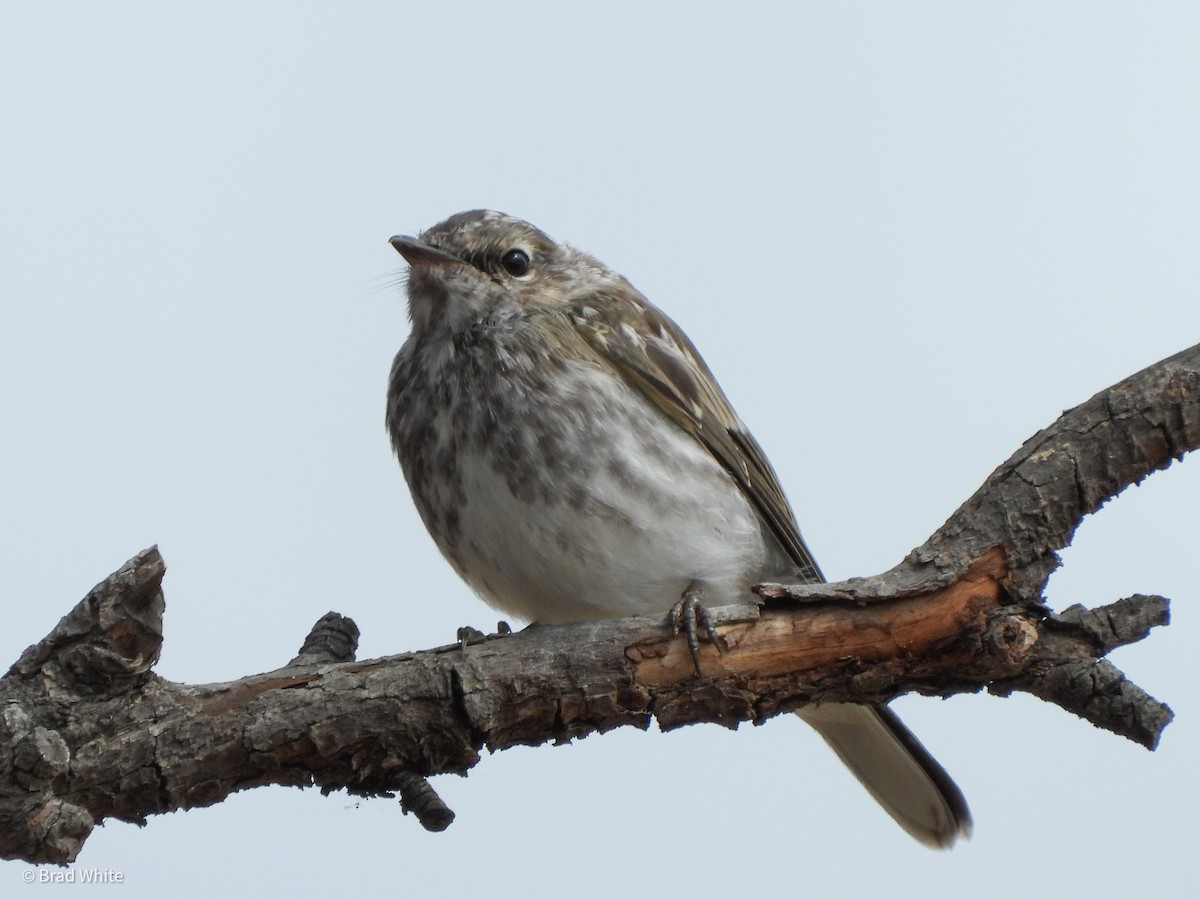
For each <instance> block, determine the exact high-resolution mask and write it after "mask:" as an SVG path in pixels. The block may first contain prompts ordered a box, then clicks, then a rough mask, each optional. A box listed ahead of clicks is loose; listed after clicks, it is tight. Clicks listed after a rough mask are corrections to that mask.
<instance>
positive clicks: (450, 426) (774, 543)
mask: <svg viewBox="0 0 1200 900" xmlns="http://www.w3.org/2000/svg"><path fill="white" fill-rule="evenodd" d="M391 245H392V246H393V247H394V248H395V250H396V251H398V252H399V254H400V255H401V256H402V257H403V258H404V260H405V261H406V262H407V264H408V267H409V268H408V275H407V295H408V314H409V319H410V323H411V331H410V333H409V335H408V337H407V339H406V340H405V341H404V343H403V345H402V347H401V348H400V350H399V352H398V353H397V354H396V357H395V360H394V362H393V364H392V368H391V372H390V376H389V381H388V394H387V414H386V423H387V430H388V432H389V435H390V438H391V443H392V446H393V448H394V450H395V453H396V456H397V458H398V460H399V462H400V467H401V469H402V470H403V473H404V477H405V479H406V481H407V483H408V487H409V490H410V492H411V494H412V497H413V500H414V503H415V505H416V508H417V510H418V512H419V514H420V516H421V519H422V521H423V522H424V524H425V526H426V528H427V529H428V531H429V533H430V535H431V536H432V538H433V540H434V542H435V543H436V544H437V546H438V548H439V550H440V551H441V552H442V554H443V555H444V556H445V558H446V559H447V560H448V561H449V563H450V565H451V566H452V567H453V568H454V570H455V571H456V572H457V573H458V575H459V576H460V577H462V579H463V580H464V581H466V583H467V584H468V585H469V586H470V587H471V588H473V589H474V591H475V592H476V593H478V594H479V595H480V597H481V598H482V599H483V600H484V601H485V602H487V603H488V604H489V605H491V606H492V607H494V608H495V609H498V610H500V611H501V612H503V613H505V614H507V615H511V616H515V617H517V618H520V619H523V620H524V621H526V622H529V623H535V624H551V623H564V622H577V621H586V620H595V619H604V618H614V617H620V616H627V615H636V614H658V613H661V612H664V611H665V610H667V609H668V608H671V609H673V610H674V615H675V616H676V618H678V616H679V610H680V608H681V604H682V605H684V606H687V605H688V604H694V602H695V601H696V600H700V601H701V604H702V606H703V607H707V606H710V605H714V606H719V605H729V604H736V603H752V602H754V599H755V598H754V595H753V594H752V593H751V591H750V587H751V586H752V585H754V584H756V583H759V582H763V581H767V580H773V581H784V580H790V581H800V582H818V581H823V580H824V577H823V575H822V574H821V570H820V569H819V568H818V566H817V564H816V562H815V560H814V558H813V555H812V553H811V552H810V551H809V549H808V546H807V545H806V543H805V541H804V539H803V538H802V537H801V534H800V528H799V526H798V524H797V520H796V516H795V514H794V512H793V510H792V507H791V506H790V504H789V503H788V500H787V498H786V496H785V494H784V492H783V488H782V487H781V485H780V482H779V478H778V476H777V475H776V474H775V471H774V469H773V468H772V467H771V464H770V462H769V461H768V460H767V457H766V454H765V453H764V451H763V450H762V448H761V446H760V445H759V444H758V442H757V441H756V440H755V439H754V437H753V436H752V435H751V434H750V432H749V430H748V429H747V428H746V426H745V425H744V424H743V422H742V420H741V419H740V418H739V417H738V415H737V414H736V413H735V412H734V410H733V407H732V406H731V405H730V402H729V400H728V399H727V398H726V396H725V393H724V392H723V391H722V390H721V388H720V386H719V385H718V383H717V381H716V378H715V377H714V376H713V374H712V372H711V370H710V369H709V367H708V366H707V364H706V363H705V362H704V360H703V358H702V357H701V356H700V353H699V351H698V350H697V349H696V347H695V346H694V345H693V344H692V342H691V341H690V340H689V339H688V337H687V336H686V335H685V334H684V332H683V330H682V329H681V328H680V327H679V326H678V325H676V324H675V322H674V321H672V320H671V319H670V318H669V317H668V316H667V315H666V314H665V313H663V312H662V311H660V310H659V309H658V308H657V307H655V306H654V305H653V304H651V303H650V301H649V300H647V299H646V297H644V296H643V295H642V294H641V293H640V292H639V291H638V290H637V289H636V288H635V287H634V286H633V285H632V284H631V283H630V282H629V281H628V280H627V279H625V278H624V277H623V276H621V275H619V274H618V273H616V272H614V271H613V270H611V269H609V268H608V267H607V266H605V265H604V264H603V263H601V262H600V261H599V260H597V259H596V258H594V257H592V256H590V255H588V254H587V253H584V252H583V251H580V250H578V249H575V248H574V247H572V246H570V245H569V244H566V243H559V242H557V241H555V240H553V239H552V238H551V237H550V236H549V235H547V234H546V233H545V232H543V231H541V230H539V229H538V228H536V227H534V226H533V225H531V224H529V223H528V222H525V221H523V220H521V219H518V218H515V217H513V216H510V215H507V214H504V213H501V212H496V211H494V210H471V211H468V212H462V213H458V214H456V215H453V216H450V217H449V218H448V219H446V220H445V221H443V222H441V223H439V224H437V225H434V226H433V227H431V228H428V229H426V230H424V231H422V232H420V233H419V234H418V235H417V236H415V237H413V236H406V235H397V236H395V237H392V238H391ZM691 613H693V614H694V609H692V610H691ZM798 715H800V717H801V718H803V719H804V721H806V722H807V723H808V724H809V725H811V726H812V727H813V728H814V729H816V731H817V732H818V734H819V735H820V736H821V737H822V738H823V739H824V740H825V742H826V743H827V744H828V745H829V746H830V747H831V748H832V749H833V751H834V752H835V753H836V754H837V756H838V757H840V758H841V760H842V761H843V762H844V763H845V764H846V765H847V766H848V767H849V769H850V770H851V772H853V774H854V775H855V776H856V777H857V778H858V779H859V781H860V782H861V783H862V784H863V785H864V787H865V788H866V789H867V791H869V792H870V794H871V795H872V796H873V797H874V798H875V800H876V801H878V803H879V804H880V806H881V807H882V808H883V809H884V810H885V811H886V812H887V813H888V814H889V815H890V816H891V817H892V818H893V819H894V820H895V821H896V822H897V823H898V824H899V825H900V826H901V827H902V828H903V829H904V830H905V831H907V832H908V833H909V834H910V835H912V836H913V837H915V838H916V839H917V840H918V841H920V842H922V843H924V844H926V845H929V846H931V847H935V848H949V847H951V846H953V845H954V843H955V842H956V841H957V840H958V839H959V838H962V837H968V836H969V835H970V832H971V827H972V820H971V814H970V811H969V809H968V807H967V803H966V800H965V798H964V797H963V794H962V792H961V791H960V790H959V788H958V786H957V785H956V784H955V783H954V781H953V780H952V779H951V777H950V776H949V775H948V774H947V773H946V771H945V770H944V769H943V768H942V766H941V765H940V764H939V763H938V762H937V761H936V760H935V759H934V758H933V756H932V755H931V754H930V753H929V752H928V751H927V750H926V749H925V748H924V747H923V746H922V745H921V743H920V742H919V741H918V740H917V738H916V737H915V736H914V735H913V734H912V732H911V731H909V729H908V728H907V727H906V726H905V725H904V724H903V723H902V722H901V721H900V719H899V718H898V717H897V715H896V714H895V713H894V712H892V711H891V709H890V708H889V707H887V706H886V705H883V704H876V705H863V704H853V703H822V704H817V705H812V706H806V707H803V708H802V709H801V710H799V712H798Z"/></svg>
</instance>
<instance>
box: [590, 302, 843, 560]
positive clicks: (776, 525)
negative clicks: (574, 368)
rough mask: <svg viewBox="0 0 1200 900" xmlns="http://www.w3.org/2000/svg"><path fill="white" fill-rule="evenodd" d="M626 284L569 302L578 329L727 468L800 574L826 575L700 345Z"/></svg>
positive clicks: (764, 458) (761, 452)
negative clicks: (617, 289)
mask: <svg viewBox="0 0 1200 900" xmlns="http://www.w3.org/2000/svg"><path fill="white" fill-rule="evenodd" d="M629 291H630V294H631V295H632V296H625V295H624V292H622V293H617V292H610V293H607V294H593V295H590V296H589V297H587V298H586V299H584V300H579V301H576V302H575V303H573V304H571V307H570V316H571V321H572V323H573V324H574V326H575V328H576V330H577V331H578V332H579V333H580V335H581V336H582V337H583V338H584V339H585V340H586V341H587V343H588V344H590V345H591V346H592V348H593V349H595V350H596V351H597V352H599V353H600V354H601V355H603V356H604V357H605V359H607V360H608V361H609V362H610V363H612V365H613V366H614V368H616V369H617V371H619V372H620V373H621V374H622V375H623V376H624V377H625V378H626V379H627V380H628V381H629V383H630V384H631V385H633V386H634V387H635V388H637V389H638V390H639V391H641V392H642V393H643V394H644V395H645V396H646V397H647V398H649V399H650V400H651V401H652V402H653V403H654V404H655V405H656V406H657V407H658V408H659V409H661V410H662V411H663V412H664V413H665V414H666V415H667V416H669V417H670V418H671V419H673V420H674V421H675V422H677V423H678V424H679V425H680V426H681V427H683V428H684V430H686V431H687V432H688V433H689V434H691V435H692V436H693V437H695V438H696V440H697V441H699V442H700V443H701V445H703V446H704V447H705V449H707V450H708V452H709V453H711V454H712V455H713V458H715V459H716V460H717V461H718V462H719V463H720V464H721V465H722V467H724V469H725V470H726V471H727V472H728V473H729V474H730V476H731V477H732V478H733V480H734V482H735V483H736V484H737V485H738V487H739V488H740V489H741V490H742V493H743V494H744V495H745V496H746V499H747V500H749V501H750V503H751V505H753V507H754V508H755V509H756V510H757V511H758V514H759V515H760V516H761V517H762V520H763V521H764V522H765V523H766V525H767V527H768V529H769V530H770V532H771V534H773V535H774V536H775V538H776V540H778V541H779V543H780V545H781V546H783V547H784V549H785V550H786V551H787V553H788V555H789V556H790V557H791V558H792V561H793V562H794V563H795V564H796V567H797V568H798V570H799V575H800V576H801V577H803V578H805V579H807V580H811V581H823V580H824V578H823V576H822V575H821V570H820V569H819V568H818V567H817V564H816V561H815V560H814V559H813V556H812V553H810V552H809V549H808V547H807V546H806V545H805V543H804V539H803V538H802V537H801V536H800V527H799V526H798V525H797V524H796V517H795V514H794V513H793V512H792V508H791V506H790V505H789V504H788V501H787V497H786V496H785V495H784V493H783V488H782V487H780V484H779V478H778V476H777V475H776V474H775V470H774V469H773V468H771V464H770V463H769V462H768V461H767V457H766V454H764V453H763V450H762V447H760V446H759V443H758V441H756V440H755V439H754V436H753V435H751V434H750V432H749V431H748V430H747V429H746V426H745V425H744V424H743V423H742V420H741V419H739V418H738V415H737V413H735V412H734V411H733V407H732V406H731V405H730V403H729V400H728V398H726V396H725V394H724V392H723V391H722V390H721V388H720V386H719V385H718V384H717V381H716V379H715V378H713V375H712V372H711V371H710V370H709V368H708V366H707V365H706V364H705V362H704V360H703V358H702V357H701V356H700V353H699V351H697V350H696V348H695V346H694V345H693V344H692V342H691V341H690V340H689V339H688V337H687V335H685V334H684V333H683V332H682V331H681V330H680V328H679V326H677V325H676V324H675V323H674V322H672V321H671V319H670V318H668V317H667V316H666V315H665V314H664V313H663V312H661V311H660V310H659V309H657V308H656V307H655V306H653V305H652V304H651V303H650V302H649V301H648V300H646V299H645V298H644V297H642V296H641V294H638V293H637V292H636V291H634V290H633V289H632V288H630V289H629Z"/></svg>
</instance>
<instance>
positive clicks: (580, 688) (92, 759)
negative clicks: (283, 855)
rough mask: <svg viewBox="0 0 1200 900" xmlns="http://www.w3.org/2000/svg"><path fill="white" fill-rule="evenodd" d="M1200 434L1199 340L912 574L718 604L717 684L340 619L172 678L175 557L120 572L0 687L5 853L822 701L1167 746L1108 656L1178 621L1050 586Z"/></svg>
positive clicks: (1143, 599)
mask: <svg viewBox="0 0 1200 900" xmlns="http://www.w3.org/2000/svg"><path fill="white" fill-rule="evenodd" d="M1197 445H1200V346H1198V347H1194V348H1192V349H1191V350H1188V351H1185V352H1184V353H1181V354H1178V355H1177V356H1175V357H1172V358H1170V359H1167V360H1164V361H1163V362H1161V363H1159V364H1157V365H1155V366H1152V367H1150V368H1149V369H1146V370H1145V371H1143V372H1140V373H1138V374H1137V375H1134V376H1132V377H1131V378H1129V379H1126V380H1125V381H1123V382H1121V383H1120V384H1118V385H1115V386H1114V387H1112V388H1110V389H1108V390H1106V391H1103V392H1101V393H1100V394H1097V395H1096V396H1095V397H1093V398H1092V399H1091V400H1089V401H1088V402H1087V403H1085V404H1083V405H1082V406H1079V407H1077V408H1076V409H1074V410H1071V411H1069V412H1067V413H1064V414H1063V416H1062V417H1061V418H1060V419H1059V420H1058V421H1057V422H1056V423H1055V424H1054V425H1052V426H1051V427H1049V428H1047V429H1045V430H1044V431H1042V432H1040V433H1039V434H1037V435H1035V436H1034V437H1032V438H1030V440H1028V441H1027V442H1026V443H1025V445H1024V446H1022V447H1021V448H1020V449H1019V450H1018V451H1017V452H1016V453H1015V454H1014V455H1013V456H1012V458H1011V459H1009V460H1008V461H1007V462H1005V463H1004V464H1003V465H1002V466H1000V467H999V468H998V469H997V470H996V471H995V472H994V473H993V474H992V476H991V477H990V478H989V479H988V480H987V482H986V483H985V484H984V485H983V486H982V487H981V488H980V489H979V491H977V492H976V494H975V495H974V496H972V497H971V498H970V499H969V500H968V501H967V502H966V503H964V504H963V506H962V507H961V508H960V509H959V510H958V511H957V512H955V513H954V515H953V516H951V518H950V519H949V521H947V523H946V524H945V525H944V526H942V528H941V529H939V530H938V532H937V533H936V534H934V535H933V536H932V537H931V538H930V539H929V540H928V541H926V542H925V543H924V544H923V545H922V546H921V547H919V548H917V549H916V550H914V551H913V552H912V553H911V554H909V556H908V557H907V558H906V559H905V560H904V561H903V562H902V563H901V564H900V565H898V566H897V567H896V568H894V569H892V570H891V571H889V572H886V573H883V574H882V575H878V576H874V577H872V578H862V579H852V580H850V581H845V582H841V583H837V584H829V585H794V586H787V585H762V586H760V587H759V592H760V594H761V595H762V597H763V598H764V604H763V607H762V609H761V610H751V611H747V610H746V609H744V608H729V609H725V610H719V611H717V612H718V619H719V621H720V624H719V631H720V635H721V639H722V641H723V643H724V645H725V646H724V648H723V651H720V652H719V651H718V649H717V648H715V647H713V646H711V645H705V646H704V648H703V652H702V665H703V675H702V676H700V677H697V676H696V674H695V671H694V668H693V665H692V661H691V657H690V655H689V653H688V650H687V648H686V645H685V643H684V641H683V640H682V639H681V638H680V637H678V636H675V635H672V634H671V633H670V631H669V630H668V629H667V628H666V626H665V625H664V624H663V622H662V621H660V620H658V619H654V618H647V617H635V618H629V619H620V620H611V621H606V622H596V623H584V624H578V625H564V626H548V627H541V628H536V629H530V630H527V631H524V632H522V633H520V634H515V635H496V636H493V637H483V638H478V637H474V638H472V637H467V638H464V641H463V643H462V644H460V645H452V646H448V647H441V648H436V649H433V650H428V651H423V652H420V653H410V654H404V655H401V656H394V657H387V658H383V659H375V660H369V661H363V662H355V661H354V650H355V646H356V643H357V638H358V630H357V628H356V627H355V626H354V623H353V622H351V621H350V620H349V619H346V618H344V617H342V616H339V615H336V614H334V613H330V614H329V615H328V616H326V617H324V618H322V620H321V621H320V622H318V623H317V625H316V626H315V627H314V628H313V630H312V632H311V633H310V634H309V636H308V638H307V639H306V640H305V642H304V646H303V647H302V648H301V650H300V653H299V654H298V655H297V657H296V658H295V659H293V660H292V661H291V662H290V663H289V664H288V665H286V666H285V667H283V668H281V669H277V670H275V671H272V672H268V673H265V674H261V675H252V676H248V677H246V678H243V679H240V680H238V681H235V682H229V683H226V684H210V685H185V684H175V683H172V682H168V681H166V680H164V679H162V678H159V677H158V676H157V675H156V674H154V673H153V671H152V667H153V665H154V664H155V662H156V661H157V660H158V657H159V652H160V650H161V646H162V639H163V636H162V612H163V595H162V590H161V581H162V576H163V573H164V571H165V565H164V563H163V560H162V557H161V556H160V555H159V553H158V550H157V549H156V548H151V549H150V550H147V551H144V552H143V553H141V554H139V555H138V556H136V557H134V558H133V559H132V560H130V561H129V562H128V563H126V565H125V566H123V567H122V568H121V569H120V570H119V571H118V572H116V573H115V574H114V575H112V576H110V577H109V578H107V579H105V580H104V581H103V582H101V583H100V584H99V585H97V586H96V587H95V588H94V589H93V590H92V592H91V593H89V594H88V595H87V597H85V598H84V599H83V600H82V601H80V603H79V604H78V605H77V606H76V607H75V608H74V609H73V610H72V611H71V612H70V613H69V614H68V615H67V616H65V617H64V618H63V619H62V621H61V622H59V624H58V626H57V627H56V628H55V629H54V631H53V632H51V634H50V635H48V636H47V637H46V638H44V639H43V640H41V641H40V642H38V643H37V644H35V645H33V646H32V647H30V648H29V649H28V650H26V651H25V653H24V654H22V656H21V658H20V659H19V660H18V661H17V662H16V663H15V664H14V665H13V667H12V668H11V669H10V670H9V672H8V674H7V675H6V676H5V677H4V678H3V679H2V680H0V856H3V857H6V858H20V859H25V860H27V861H30V862H54V863H66V862H69V861H71V860H73V859H74V858H75V857H76V855H77V854H78V852H79V850H80V848H81V847H82V845H83V843H84V841H85V840H86V839H87V837H88V835H89V834H90V832H91V829H92V828H93V827H94V826H95V825H96V824H97V823H99V822H101V821H103V820H104V819H106V818H109V817H114V818H118V819H122V820H125V821H132V822H142V821H144V820H145V818H146V817H147V816H150V815H154V814H157V813H162V812H167V811H170V810H175V809H183V808H190V807H197V806H205V805H208V804H212V803H217V802H220V801H221V800H222V799H224V798H225V797H227V796H228V795H229V794H230V793H232V792H234V791H238V790H243V789H246V788H251V787H256V786H259V785H264V784H285V785H316V786H318V787H320V788H321V789H322V790H324V791H330V790H335V789H339V788H345V789H347V790H349V791H351V792H352V793H356V794H363V795H379V794H388V795H393V794H397V793H398V794H400V796H401V799H402V802H403V806H404V809H405V810H406V811H412V812H414V813H415V814H416V815H417V817H418V819H419V820H420V821H421V823H422V824H423V825H424V826H425V827H427V828H429V829H431V830H441V829H443V828H445V827H446V826H447V825H449V824H450V821H451V820H452V819H453V813H451V812H450V811H449V810H448V809H446V808H445V806H444V805H442V804H441V801H440V800H439V799H438V798H437V795H436V794H435V793H434V792H433V790H432V788H431V787H430V786H429V784H428V782H427V781H426V780H425V777H426V776H429V775H434V774H440V773H448V772H457V773H461V772H464V771H466V770H467V769H469V768H470V767H471V766H472V765H474V764H475V762H476V761H477V760H478V758H479V753H480V751H481V750H482V749H483V748H484V747H487V748H489V749H491V750H500V749H504V748H506V747H511V746H514V745H518V744H528V745H533V744H541V743H545V742H548V741H553V742H561V741H567V740H570V739H572V738H574V737H577V736H581V735H584V734H588V733H591V732H604V731H607V730H609V729H612V728H616V727H618V726H621V725H634V726H637V727H639V728H646V727H648V725H649V724H650V722H651V721H652V720H657V721H658V722H659V724H660V725H661V726H662V727H664V728H675V727H680V726H683V725H687V724H691V723H694V722H719V723H722V724H726V725H734V724H736V723H738V722H742V721H755V722H757V721H761V720H763V719H766V718H769V717H771V716H773V715H776V714H778V713H780V712H784V711H787V710H793V709H796V708H798V707H800V706H803V705H805V704H808V703H813V702H817V701H821V700H856V701H862V702H868V701H882V700H887V699H890V698H892V697H895V696H897V695H899V694H902V693H906V692H912V691H916V692H920V693H926V694H943V695H945V694H952V693H959V692H967V691H979V690H982V689H986V690H989V691H991V692H993V693H997V694H1002V695H1003V694H1009V693H1011V692H1013V691H1025V692H1028V693H1032V694H1034V695H1036V696H1039V697H1042V698H1043V699H1046V700H1049V701H1051V702H1053V703H1056V704H1058V705H1059V706H1062V707H1063V708H1065V709H1068V710H1070V711H1071V712H1074V713H1076V714H1077V715H1080V716H1083V717H1084V718H1086V719H1088V720H1089V721H1091V722H1093V723H1095V724H1096V725H1098V726H1100V727H1102V728H1106V729H1108V730H1110V731H1113V732H1115V733H1117V734H1122V735H1125V736H1126V737H1129V738H1131V739H1133V740H1135V741H1138V742H1139V743H1142V744H1144V745H1145V746H1147V747H1150V748H1153V747H1154V746H1155V745H1156V743H1157V741H1158V738H1159V735H1160V734H1161V732H1162V730H1163V728H1165V727H1166V725H1167V723H1168V722H1169V721H1170V719H1171V712H1170V710H1169V709H1168V708H1167V707H1166V706H1165V705H1163V704H1162V703H1159V702H1158V701H1156V700H1154V699H1153V698H1152V697H1150V696H1148V695H1147V694H1146V693H1145V692H1143V691H1142V690H1140V689H1139V688H1138V687H1137V686H1136V685H1134V684H1132V683H1131V682H1129V681H1128V680H1127V679H1126V678H1125V676H1124V675H1123V674H1122V673H1121V672H1119V671H1118V670H1117V669H1116V668H1115V667H1113V666H1112V664H1111V663H1109V662H1108V661H1107V660H1106V659H1105V658H1104V657H1105V655H1106V654H1107V653H1108V652H1109V651H1110V650H1112V649H1113V648H1114V647H1118V646H1121V645H1123V644H1127V643H1131V642H1134V641H1138V640H1141V639H1142V638H1143V637H1145V636H1146V635H1147V634H1148V632H1149V630H1150V629H1151V628H1152V627H1154V626H1155V625H1163V624H1166V623H1167V620H1168V604H1167V601H1166V600H1165V599H1163V598H1161V597H1148V596H1142V595H1138V596H1134V597H1129V598H1126V599H1124V600H1119V601H1117V602H1115V603H1113V604H1110V605H1108V606H1105V607H1101V608H1098V609H1094V610H1091V611H1088V610H1084V609H1082V608H1081V607H1072V608H1071V609H1068V610H1066V611H1064V612H1063V613H1061V614H1058V615H1054V614H1051V613H1050V611H1049V610H1048V609H1047V608H1046V607H1045V606H1044V604H1043V602H1042V592H1043V590H1044V587H1045V583H1046V579H1047V577H1048V576H1049V574H1050V572H1051V571H1053V569H1054V568H1055V567H1056V566H1057V565H1058V563H1059V560H1058V556H1057V553H1056V551H1057V550H1059V549H1061V548H1062V547H1065V546H1066V545H1067V544H1068V543H1069V541H1070V539H1071V536H1072V534H1073V533H1074V530H1075V528H1076V526H1077V525H1078V524H1079V521H1080V520H1081V519H1082V518H1083V517H1084V516H1085V515H1087V514H1088V513H1091V512H1094V511H1096V510H1097V509H1098V508H1099V507H1100V506H1101V505H1102V504H1103V503H1104V502H1105V501H1106V500H1108V499H1109V498H1111V497H1113V496H1115V495H1116V494H1117V493H1118V492H1119V491H1121V490H1122V489H1123V488H1125V487H1126V486H1128V485H1130V484H1134V483H1137V482H1138V481H1140V480H1141V479H1142V478H1144V477H1145V476H1146V475H1147V474H1149V473H1150V472H1153V471H1154V470H1156V469H1161V468H1164V467H1165V466H1166V465H1168V464H1169V463H1170V461H1171V460H1172V459H1175V458H1180V457H1182V455H1183V454H1184V453H1186V452H1188V451H1190V450H1193V449H1195V448H1196V447H1197Z"/></svg>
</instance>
